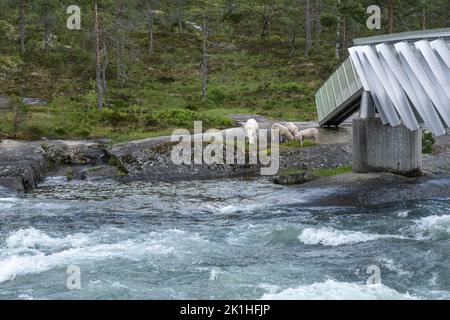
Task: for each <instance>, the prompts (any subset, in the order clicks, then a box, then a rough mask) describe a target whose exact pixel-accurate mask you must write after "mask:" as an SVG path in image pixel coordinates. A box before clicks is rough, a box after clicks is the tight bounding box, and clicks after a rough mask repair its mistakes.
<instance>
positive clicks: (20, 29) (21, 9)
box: [19, 0, 25, 54]
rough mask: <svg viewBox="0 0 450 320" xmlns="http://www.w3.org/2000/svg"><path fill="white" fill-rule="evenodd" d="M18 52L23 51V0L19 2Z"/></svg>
mask: <svg viewBox="0 0 450 320" xmlns="http://www.w3.org/2000/svg"><path fill="white" fill-rule="evenodd" d="M19 34H20V52H22V54H23V53H25V0H20V2H19Z"/></svg>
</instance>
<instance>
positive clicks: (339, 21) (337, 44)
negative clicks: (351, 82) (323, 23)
mask: <svg viewBox="0 0 450 320" xmlns="http://www.w3.org/2000/svg"><path fill="white" fill-rule="evenodd" d="M338 5H339V7H338V24H337V30H336V50H335V51H336V59H338V60H339V59H340V57H341V55H340V40H341V39H340V38H341V14H340V5H341V0H338Z"/></svg>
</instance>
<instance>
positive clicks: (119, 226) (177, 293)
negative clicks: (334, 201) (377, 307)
mask: <svg viewBox="0 0 450 320" xmlns="http://www.w3.org/2000/svg"><path fill="white" fill-rule="evenodd" d="M328 192H332V190H318V189H317V190H311V191H309V192H308V193H304V192H303V193H302V192H300V191H299V189H297V188H296V187H289V188H288V187H281V186H276V185H273V184H271V183H270V182H268V181H265V180H240V179H237V180H225V181H210V182H190V183H188V182H183V183H177V184H165V183H158V184H151V183H132V184H119V183H116V182H113V181H110V182H70V183H68V182H66V181H65V179H64V178H49V179H47V180H46V181H45V182H44V183H43V184H41V185H40V186H39V188H37V189H36V190H35V191H34V192H32V193H29V194H26V195H24V196H21V197H15V196H11V195H8V194H7V193H5V192H3V193H1V191H0V299H80V298H81V299H84V298H87V299H115V298H124V299H138V298H142V299H321V298H325V299H443V298H446V299H447V298H450V263H449V262H450V206H449V204H450V200H449V201H446V200H435V201H421V202H409V203H398V204H395V205H390V206H385V207H379V208H365V209H361V208H350V207H348V208H330V207H308V206H307V205H306V204H305V199H310V198H311V197H319V198H320V197H322V196H325V195H326V194H327V193H328ZM70 265H76V266H79V268H80V271H81V290H69V289H68V288H67V287H66V279H67V277H68V275H67V273H66V271H67V268H68V266H70ZM370 266H376V267H378V268H379V269H380V279H381V284H378V285H367V284H366V281H367V280H368V278H369V277H370V276H371V274H367V268H368V267H370ZM376 267H375V269H374V267H372V269H371V270H376ZM375 277H376V274H375ZM375 279H377V278H375Z"/></svg>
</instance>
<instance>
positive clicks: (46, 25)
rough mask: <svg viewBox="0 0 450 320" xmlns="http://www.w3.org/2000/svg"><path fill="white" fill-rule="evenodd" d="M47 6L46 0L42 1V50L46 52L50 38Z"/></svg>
mask: <svg viewBox="0 0 450 320" xmlns="http://www.w3.org/2000/svg"><path fill="white" fill-rule="evenodd" d="M49 18H50V17H49V8H48V1H45V3H44V16H43V24H44V52H45V53H46V54H47V52H48V42H49V38H50V35H49V33H50V26H49V23H50V21H49Z"/></svg>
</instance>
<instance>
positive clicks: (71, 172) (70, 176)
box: [66, 168, 74, 181]
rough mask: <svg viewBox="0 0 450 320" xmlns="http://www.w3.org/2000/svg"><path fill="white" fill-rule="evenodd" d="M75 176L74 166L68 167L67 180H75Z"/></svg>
mask: <svg viewBox="0 0 450 320" xmlns="http://www.w3.org/2000/svg"><path fill="white" fill-rule="evenodd" d="M73 176H74V172H73V169H72V168H69V169H67V172H66V178H67V181H71V180H73Z"/></svg>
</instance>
